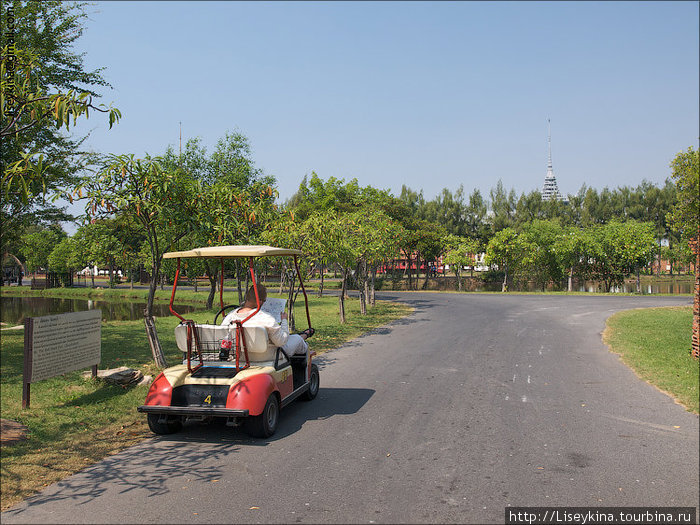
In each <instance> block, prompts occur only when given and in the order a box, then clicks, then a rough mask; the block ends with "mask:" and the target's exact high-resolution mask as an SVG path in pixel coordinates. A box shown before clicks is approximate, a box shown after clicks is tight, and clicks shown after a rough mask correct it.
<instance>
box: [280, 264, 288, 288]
mask: <svg viewBox="0 0 700 525" xmlns="http://www.w3.org/2000/svg"><path fill="white" fill-rule="evenodd" d="M286 276H287V265H286V264H285V263H283V264H282V268H280V291H279V293H280V295H282V290H283V284H284V279H285V278H286Z"/></svg>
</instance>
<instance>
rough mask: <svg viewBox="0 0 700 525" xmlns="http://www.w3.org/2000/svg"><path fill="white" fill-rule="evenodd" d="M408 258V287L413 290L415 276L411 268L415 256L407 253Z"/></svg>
mask: <svg viewBox="0 0 700 525" xmlns="http://www.w3.org/2000/svg"><path fill="white" fill-rule="evenodd" d="M406 260H407V261H408V262H407V264H406V271H407V272H408V289H409V290H413V278H412V275H411V274H412V273H413V269H412V268H411V266H413V258H412V257H411V255H410V254H407V255H406Z"/></svg>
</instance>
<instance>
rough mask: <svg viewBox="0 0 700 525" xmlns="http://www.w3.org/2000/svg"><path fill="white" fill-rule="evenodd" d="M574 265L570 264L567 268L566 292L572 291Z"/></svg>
mask: <svg viewBox="0 0 700 525" xmlns="http://www.w3.org/2000/svg"><path fill="white" fill-rule="evenodd" d="M573 281H574V267H573V266H572V267H571V268H569V279H568V282H567V285H566V291H567V292H573V291H574V282H573Z"/></svg>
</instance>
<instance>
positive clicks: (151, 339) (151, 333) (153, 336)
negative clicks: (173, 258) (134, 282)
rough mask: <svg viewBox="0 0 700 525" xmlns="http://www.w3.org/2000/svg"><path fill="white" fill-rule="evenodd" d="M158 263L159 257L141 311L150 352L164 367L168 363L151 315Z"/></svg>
mask: <svg viewBox="0 0 700 525" xmlns="http://www.w3.org/2000/svg"><path fill="white" fill-rule="evenodd" d="M160 263H161V261H160V259H159V260H158V261H156V263H155V264H154V266H153V277H152V278H151V282H150V283H149V285H148V299H147V300H146V308H145V309H144V311H143V316H144V322H145V324H146V336H147V337H148V344H149V345H150V346H151V352H152V353H153V360H154V361H155V362H156V365H158V366H159V367H162V368H165V367H166V366H168V364H167V362H166V360H165V354H163V347H162V346H161V344H160V339H158V332H157V331H156V320H155V318H154V317H153V299H154V297H155V295H156V286H157V284H158V277H159V276H160ZM161 282H162V281H161Z"/></svg>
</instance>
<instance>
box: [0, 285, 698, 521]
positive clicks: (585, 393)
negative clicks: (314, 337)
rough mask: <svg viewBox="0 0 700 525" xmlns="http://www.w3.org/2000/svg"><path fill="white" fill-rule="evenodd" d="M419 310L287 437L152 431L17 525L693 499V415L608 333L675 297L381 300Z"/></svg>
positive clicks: (450, 516) (333, 370) (336, 378)
mask: <svg viewBox="0 0 700 525" xmlns="http://www.w3.org/2000/svg"><path fill="white" fill-rule="evenodd" d="M382 297H385V298H398V299H400V300H403V301H406V302H408V303H409V304H411V305H412V306H413V307H414V308H415V312H414V314H412V315H411V316H410V317H408V318H405V319H403V320H400V321H398V322H395V323H393V324H391V325H389V326H386V327H383V328H380V329H377V330H375V331H374V332H373V333H372V334H369V335H366V336H364V337H361V338H359V339H357V340H355V341H352V342H351V343H349V344H346V345H345V346H343V347H341V348H339V349H336V350H334V351H331V352H328V353H326V354H324V355H323V356H322V357H321V358H320V359H319V362H320V368H321V391H320V393H319V396H318V397H317V398H316V399H315V400H314V401H312V402H308V403H305V402H295V403H293V404H292V405H290V406H289V407H288V408H286V409H285V410H283V411H282V418H281V422H280V426H279V429H278V432H277V434H276V435H275V436H274V437H273V438H272V439H269V440H259V441H256V440H252V439H250V438H247V437H246V436H245V435H244V434H242V433H241V432H240V431H238V430H232V429H227V428H226V427H224V426H191V427H189V426H188V427H186V428H185V429H184V430H183V432H181V433H180V434H176V435H174V436H169V437H156V438H153V439H149V440H146V441H145V442H143V443H141V444H139V445H137V446H135V447H132V448H130V449H128V450H126V451H124V452H122V453H120V454H118V455H115V456H112V457H109V458H107V459H106V460H104V461H102V462H100V463H98V464H96V465H93V466H91V467H89V468H87V469H85V470H84V471H82V472H80V473H78V474H76V475H74V476H71V477H70V478H67V479H66V480H64V481H63V482H60V483H57V484H55V485H53V486H50V487H48V488H47V489H46V490H44V491H43V492H42V493H40V494H39V495H38V496H36V497H34V498H32V499H30V500H27V501H25V502H24V503H22V504H20V505H18V506H16V507H14V508H13V509H10V510H8V511H6V512H4V513H3V514H2V522H3V523H4V524H9V523H19V522H22V523H30V522H36V523H182V522H187V523H234V522H264V523H267V522H278V523H279V522H281V523H295V522H301V523H306V522H331V523H333V522H335V523H337V522H342V523H373V522H375V523H403V522H421V523H441V522H459V523H502V522H503V521H504V509H505V508H506V507H507V506H685V507H697V506H698V468H699V467H698V417H697V416H695V415H693V414H690V413H688V412H686V411H685V410H684V409H683V408H682V407H681V406H679V405H677V404H675V403H674V402H673V400H672V399H671V398H669V397H668V396H667V395H665V394H663V393H661V392H659V391H657V390H656V389H655V388H654V387H652V386H650V385H648V384H646V383H645V382H643V381H641V380H640V379H638V378H637V377H636V376H635V374H634V373H633V372H631V371H630V370H629V369H628V368H627V367H626V366H625V365H623V364H622V363H621V362H620V360H619V358H618V357H617V356H616V355H614V354H612V353H610V352H609V351H608V349H607V347H606V346H605V345H604V344H603V343H602V341H601V332H602V330H603V328H604V326H605V319H606V318H607V317H608V316H609V315H611V314H612V313H613V312H615V311H619V310H624V309H630V308H637V307H646V306H662V305H677V304H690V299H688V298H674V297H599V296H596V297H588V296H542V295H533V296H528V295H518V296H507V295H488V294H484V295H479V294H433V293H408V294H399V293H394V294H389V293H387V294H384V295H382Z"/></svg>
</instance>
